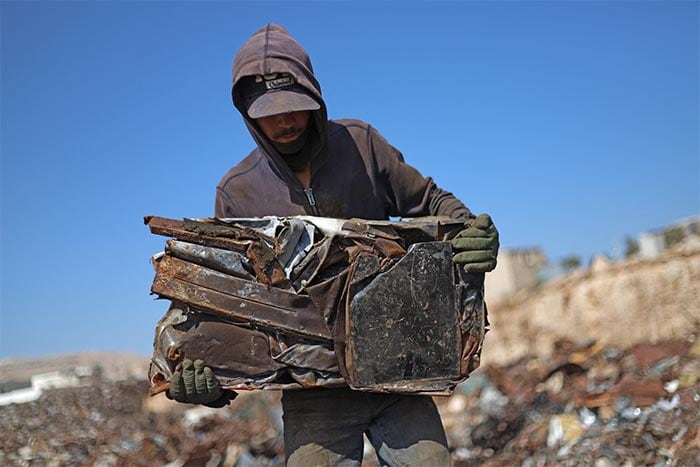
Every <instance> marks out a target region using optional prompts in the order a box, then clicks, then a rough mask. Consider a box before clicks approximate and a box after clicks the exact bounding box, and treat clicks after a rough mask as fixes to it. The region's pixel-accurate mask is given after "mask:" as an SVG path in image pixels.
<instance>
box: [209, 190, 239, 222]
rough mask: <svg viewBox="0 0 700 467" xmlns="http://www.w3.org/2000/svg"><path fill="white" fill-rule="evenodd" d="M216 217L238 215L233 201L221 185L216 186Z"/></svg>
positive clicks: (222, 217) (223, 217)
mask: <svg viewBox="0 0 700 467" xmlns="http://www.w3.org/2000/svg"><path fill="white" fill-rule="evenodd" d="M214 217H218V218H219V219H225V218H227V217H238V216H236V213H235V209H234V206H233V201H232V200H231V197H230V196H229V195H228V193H226V191H224V189H223V188H221V186H217V187H216V199H215V200H214Z"/></svg>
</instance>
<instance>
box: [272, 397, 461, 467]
mask: <svg viewBox="0 0 700 467" xmlns="http://www.w3.org/2000/svg"><path fill="white" fill-rule="evenodd" d="M282 407H283V409H284V443H285V454H286V457H287V465H288V466H299V467H301V466H303V467H313V466H330V465H336V466H359V465H360V464H361V462H362V449H363V445H364V440H363V438H362V435H363V433H366V434H367V438H368V439H369V441H370V442H371V443H372V446H374V449H375V450H376V452H377V455H378V457H379V461H380V463H381V464H382V465H389V466H428V465H429V466H431V467H438V466H449V465H450V454H449V451H448V449H447V439H446V437H445V430H444V429H443V427H442V422H441V421H440V415H439V414H438V411H437V408H436V407H435V403H434V402H433V400H432V398H430V397H427V396H403V395H395V394H376V393H369V392H361V391H353V390H351V389H349V388H341V389H310V390H300V391H284V392H283V394H282Z"/></svg>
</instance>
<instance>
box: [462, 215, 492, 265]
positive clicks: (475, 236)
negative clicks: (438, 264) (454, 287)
mask: <svg viewBox="0 0 700 467" xmlns="http://www.w3.org/2000/svg"><path fill="white" fill-rule="evenodd" d="M498 246H499V245H498V230H496V226H494V225H493V221H492V220H491V216H489V215H488V214H481V215H479V216H478V217H477V218H476V219H473V220H472V221H471V222H469V227H467V228H466V229H464V230H462V231H461V232H459V233H458V234H457V236H456V237H455V238H454V239H453V240H452V250H453V251H454V252H455V255H454V257H453V258H452V260H453V261H454V262H455V263H457V264H461V265H463V266H464V270H465V271H466V272H489V271H492V270H493V269H494V268H495V267H496V257H497V256H498Z"/></svg>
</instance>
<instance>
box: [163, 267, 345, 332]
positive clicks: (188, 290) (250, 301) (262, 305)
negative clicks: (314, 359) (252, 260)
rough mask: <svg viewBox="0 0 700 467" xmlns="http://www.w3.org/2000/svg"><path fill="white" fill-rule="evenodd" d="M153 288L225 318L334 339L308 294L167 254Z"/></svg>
mask: <svg viewBox="0 0 700 467" xmlns="http://www.w3.org/2000/svg"><path fill="white" fill-rule="evenodd" d="M151 291H152V292H153V293H156V294H158V295H160V296H162V297H167V298H171V299H175V300H179V301H181V302H184V303H187V304H189V305H191V306H194V307H196V308H198V309H203V310H207V311H210V312H212V313H215V314H217V315H218V316H219V317H221V318H223V319H228V320H234V321H247V322H250V323H253V324H255V325H258V326H260V327H262V328H265V329H271V330H275V329H280V330H283V331H287V332H290V333H292V334H296V335H300V336H304V337H307V338H312V339H322V340H331V334H330V331H329V330H328V328H327V327H326V324H325V322H324V321H323V318H322V317H321V316H320V314H319V313H318V312H317V311H316V310H315V309H314V306H313V303H312V302H311V300H310V299H309V297H308V296H305V295H296V294H293V293H289V292H285V291H284V290H279V289H275V288H273V287H266V286H264V285H262V284H258V283H255V282H251V281H245V280H242V279H239V278H236V277H233V276H228V275H226V274H223V273H220V272H218V271H214V270H212V269H208V268H205V267H202V266H199V265H197V264H192V263H187V262H185V261H181V260H179V259H177V258H172V257H169V256H164V257H161V258H160V259H159V260H158V261H157V263H156V277H155V279H154V281H153V286H152V288H151Z"/></svg>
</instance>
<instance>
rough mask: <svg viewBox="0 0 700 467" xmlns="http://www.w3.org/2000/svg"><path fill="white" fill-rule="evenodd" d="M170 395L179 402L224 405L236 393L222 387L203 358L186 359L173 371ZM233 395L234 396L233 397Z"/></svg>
mask: <svg viewBox="0 0 700 467" xmlns="http://www.w3.org/2000/svg"><path fill="white" fill-rule="evenodd" d="M168 395H169V396H170V397H171V398H172V399H175V400H176V401H178V402H186V403H189V404H204V405H207V406H209V407H223V406H224V405H227V404H228V403H229V401H230V400H231V399H233V398H234V397H235V395H236V393H235V392H230V391H226V392H224V391H223V390H222V389H221V384H220V383H219V380H218V379H216V376H214V372H213V371H212V369H211V368H209V367H208V366H204V363H203V362H202V361H201V360H195V361H194V363H192V360H189V359H185V360H184V361H183V362H182V368H181V369H180V370H177V371H175V372H174V373H173V377H172V380H171V381H170V389H169V390H168ZM232 396H233V397H232Z"/></svg>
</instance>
